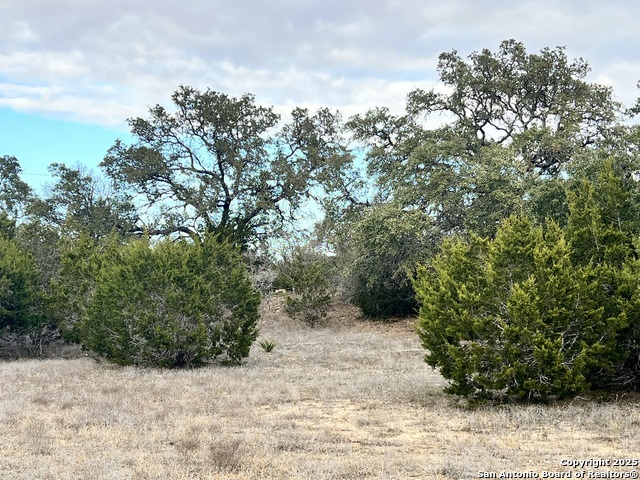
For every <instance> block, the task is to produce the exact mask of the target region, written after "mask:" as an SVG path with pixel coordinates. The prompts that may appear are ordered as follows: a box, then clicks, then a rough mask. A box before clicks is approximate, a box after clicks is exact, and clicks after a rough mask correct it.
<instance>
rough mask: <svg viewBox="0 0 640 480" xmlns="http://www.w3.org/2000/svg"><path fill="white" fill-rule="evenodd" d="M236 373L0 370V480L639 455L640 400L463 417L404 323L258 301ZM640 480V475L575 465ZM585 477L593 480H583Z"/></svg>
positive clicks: (460, 466) (463, 471) (373, 472)
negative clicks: (309, 322)
mask: <svg viewBox="0 0 640 480" xmlns="http://www.w3.org/2000/svg"><path fill="white" fill-rule="evenodd" d="M263 309H264V314H263V319H262V320H261V325H260V329H261V335H260V339H272V340H275V341H276V342H277V346H276V348H275V349H274V350H273V352H271V353H266V352H264V351H263V350H262V349H261V348H260V347H259V346H258V345H257V344H256V345H255V346H254V347H253V348H252V352H251V356H250V358H249V359H248V360H247V362H246V364H245V365H243V366H241V367H212V368H206V369H201V370H193V371H157V370H140V369H136V368H120V367H114V366H111V365H109V364H106V363H98V362H96V361H95V360H93V359H91V358H77V359H72V360H63V359H59V360H57V359H54V360H28V361H26V360H25V361H17V362H4V363H0V382H1V385H2V386H1V390H0V478H1V479H16V480H17V479H38V480H40V479H42V480H45V479H47V480H48V479H51V480H53V479H55V480H60V479H62V480H64V479H82V480H89V479H209V478H211V479H217V478H220V479H222V478H225V479H226V478H229V479H259V478H260V479H287V478H309V479H360V478H372V479H373V478H385V479H407V478H434V479H437V478H442V479H445V478H447V479H449V478H456V479H457V478H478V477H479V472H488V473H491V472H495V473H496V475H497V476H498V478H499V475H500V472H501V471H518V472H529V471H535V472H537V473H538V474H539V475H542V474H541V472H542V471H567V470H573V471H574V476H573V477H572V478H576V477H575V471H576V470H580V469H569V468H568V467H563V466H561V465H560V462H561V460H563V459H585V460H586V459H590V458H598V459H600V458H602V459H618V458H638V457H639V456H640V399H638V397H635V398H634V397H630V396H626V397H623V398H621V399H619V400H617V401H614V402H609V403H607V404H598V403H596V402H593V401H584V400H576V401H573V402H570V403H566V404H563V405H555V406H540V405H532V406H504V407H492V408H489V407H483V408H479V409H476V410H468V409H465V408H462V407H461V406H460V405H459V402H458V400H456V399H455V398H452V397H449V396H446V395H444V394H442V393H441V389H442V386H443V385H444V384H445V382H444V381H443V379H442V378H441V377H440V376H439V375H438V373H437V372H435V371H433V370H432V369H430V368H429V367H428V366H427V365H426V364H425V363H424V362H423V360H422V356H423V351H422V349H421V347H420V345H419V342H418V340H417V337H416V335H415V334H414V333H413V331H412V330H411V326H410V323H409V322H399V323H395V324H390V325H387V324H374V323H370V322H361V321H358V320H356V319H355V318H354V312H352V311H349V310H348V309H342V310H339V311H336V312H334V313H333V315H332V318H331V319H330V321H329V322H328V324H327V325H326V326H324V327H320V328H315V329H311V328H309V327H306V326H305V325H302V324H300V323H297V322H294V321H292V320H289V319H288V318H286V317H285V316H284V315H283V314H282V313H280V309H279V307H278V302H277V301H276V300H271V301H269V302H266V304H265V305H264V306H263ZM605 469H606V470H608V469H610V470H614V471H621V470H626V471H629V472H634V471H635V472H638V471H639V470H640V469H639V468H638V467H625V468H617V467H616V468H609V467H602V468H600V469H595V468H589V467H587V468H583V469H582V470H587V472H589V471H596V470H597V471H604V470H605ZM585 478H587V477H585Z"/></svg>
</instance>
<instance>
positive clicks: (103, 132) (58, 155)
mask: <svg viewBox="0 0 640 480" xmlns="http://www.w3.org/2000/svg"><path fill="white" fill-rule="evenodd" d="M0 132H1V133H0V148H1V149H2V153H0V155H13V156H14V157H16V158H18V160H20V165H21V166H22V170H23V179H24V180H25V181H27V182H29V183H30V184H31V185H32V186H34V187H36V188H39V187H40V185H41V184H42V183H44V182H50V181H51V176H50V175H49V172H48V170H47V167H48V166H49V165H50V164H51V163H54V162H57V163H65V164H67V165H76V164H82V165H85V166H87V167H91V168H94V167H97V165H98V164H99V163H100V162H101V161H102V158H103V157H104V155H105V153H106V151H107V150H108V149H109V147H111V145H113V143H114V142H115V140H116V138H120V139H123V140H126V141H131V136H130V135H129V133H128V132H127V130H125V129H123V128H115V127H105V126H101V125H96V124H90V123H79V122H73V121H65V120H60V119H56V118H45V117H42V116H40V115H37V114H29V113H21V112H16V111H13V110H11V109H8V108H3V109H0Z"/></svg>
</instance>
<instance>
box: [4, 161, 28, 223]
mask: <svg viewBox="0 0 640 480" xmlns="http://www.w3.org/2000/svg"><path fill="white" fill-rule="evenodd" d="M20 173H22V167H21V166H20V162H19V161H18V159H17V158H16V157H13V156H10V155H4V156H2V157H0V213H1V214H5V215H6V216H7V217H10V218H12V219H15V218H16V217H17V216H18V215H20V214H21V213H22V212H23V209H24V207H25V205H26V203H27V202H28V201H29V199H30V198H31V197H32V193H33V192H32V191H31V187H30V186H29V185H28V184H27V183H26V182H24V181H22V179H21V178H20Z"/></svg>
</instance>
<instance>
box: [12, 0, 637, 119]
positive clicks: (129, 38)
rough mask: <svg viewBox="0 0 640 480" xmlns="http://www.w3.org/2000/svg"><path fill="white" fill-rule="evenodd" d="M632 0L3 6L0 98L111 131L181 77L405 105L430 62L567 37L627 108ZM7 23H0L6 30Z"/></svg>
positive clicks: (173, 0) (347, 102) (72, 0)
mask: <svg viewBox="0 0 640 480" xmlns="http://www.w3.org/2000/svg"><path fill="white" fill-rule="evenodd" d="M639 16H640V4H637V3H636V2H633V1H632V0H626V1H619V2H610V3H609V4H602V2H597V1H596V0H586V1H576V0H568V1H566V2H561V3H558V2H555V1H552V0H527V1H522V2H512V3H511V4H505V3H504V2H499V1H497V0H488V1H486V2H476V1H473V0H466V1H465V0H452V1H448V2H442V1H438V2H436V1H435V0H426V1H425V0H404V1H402V2H400V1H399V0H370V1H367V2H365V1H364V0H351V1H349V2H343V1H338V0H324V1H320V0H316V1H307V2H299V1H294V0H272V1H271V2H262V1H258V0H236V1H234V2H226V1H223V0H190V1H187V0H181V1H177V0H167V1H165V2H152V1H150V0H128V1H126V2H125V1H124V0H113V1H111V2H104V1H99V0H85V1H82V2H80V1H78V0H60V1H57V2H49V1H46V0H21V1H20V2H4V3H0V18H3V28H2V30H0V105H3V106H8V107H10V108H14V109H17V110H21V111H32V112H42V113H45V114H47V115H51V116H60V117H62V118H66V119H75V120H82V121H86V122H95V123H99V124H105V125H121V124H123V122H124V119H125V118H126V117H128V116H132V115H143V114H144V113H145V111H146V108H147V107H148V106H149V105H152V104H155V103H163V104H166V103H168V101H169V96H170V94H171V92H172V91H174V90H175V89H176V87H177V86H178V85H180V84H189V85H194V86H197V87H200V88H206V87H210V88H212V89H214V90H220V91H224V92H226V93H229V94H232V95H239V94H242V93H244V92H251V93H254V94H256V97H257V99H258V101H259V102H261V103H265V104H269V105H274V106H276V108H277V109H278V111H285V110H288V109H290V108H291V107H292V106H294V105H301V106H320V105H327V106H330V107H333V108H340V109H341V110H342V111H343V113H344V114H345V115H346V116H347V115H350V114H352V113H356V112H362V111H364V110H366V109H367V108H370V107H373V106H381V105H386V106H389V107H390V108H392V110H399V109H401V108H402V105H403V102H404V98H405V96H406V93H407V92H408V91H409V90H411V89H412V88H415V87H423V88H429V87H430V86H432V85H433V84H434V82H436V81H437V73H436V64H437V56H438V54H439V53H441V52H442V51H448V50H451V49H457V50H458V51H459V53H460V54H461V55H463V56H466V55H468V54H469V53H471V52H472V51H474V50H478V49H481V48H485V47H486V48H490V49H493V50H495V49H496V47H497V46H498V44H499V42H500V41H501V40H503V39H506V38H516V39H518V40H521V41H523V42H524V43H525V45H526V46H527V48H528V49H529V50H530V51H535V50H539V49H540V48H543V47H545V46H549V47H554V46H556V45H566V46H567V52H568V54H569V55H570V56H572V57H573V56H582V57H584V58H585V59H587V60H588V61H589V62H590V63H591V64H592V66H593V70H594V72H593V75H592V78H591V79H592V80H593V81H602V82H604V83H607V84H611V85H612V86H614V88H615V92H616V95H617V97H618V98H619V99H620V100H622V101H624V102H626V103H629V102H631V101H632V100H633V99H634V98H635V97H636V96H637V91H636V90H635V83H636V81H637V80H638V79H640V51H639V50H638V49H637V45H638V43H639V41H640V31H639V30H638V29H637V27H636V22H637V18H638V17H639ZM5 25H6V27H5Z"/></svg>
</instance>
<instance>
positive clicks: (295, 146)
mask: <svg viewBox="0 0 640 480" xmlns="http://www.w3.org/2000/svg"><path fill="white" fill-rule="evenodd" d="M172 101H173V104H174V107H175V110H176V111H175V113H169V112H168V111H167V110H166V109H165V108H163V107H162V106H160V105H156V106H155V107H153V108H151V110H150V112H149V118H148V119H143V118H135V119H130V120H129V124H130V126H131V132H132V134H133V136H134V138H136V140H137V141H136V143H135V144H134V145H132V146H125V145H123V144H122V143H121V142H119V141H118V142H117V143H116V144H115V145H114V146H113V147H112V148H111V149H110V150H109V152H108V154H107V156H106V157H105V159H104V161H103V162H102V166H103V167H104V168H105V170H106V172H107V174H108V175H109V176H110V177H111V178H113V179H115V180H116V181H117V182H119V183H121V184H123V185H127V186H128V187H129V188H130V189H132V190H133V191H134V192H135V193H136V194H138V195H140V196H141V197H142V198H145V200H146V201H147V202H148V204H149V205H152V206H155V207H157V208H158V209H160V210H161V212H162V217H161V218H159V219H158V220H157V222H155V223H156V225H154V228H151V229H150V233H151V234H156V233H171V232H178V231H180V232H185V233H189V234H201V233H203V232H210V233H217V234H220V235H223V236H225V237H227V238H233V240H234V241H235V242H236V243H238V244H240V245H242V246H246V245H247V244H248V243H251V242H253V241H255V240H256V239H257V238H258V237H259V236H263V235H265V234H273V233H274V232H277V231H278V230H279V229H280V228H282V227H283V226H284V222H285V221H286V220H290V219H292V215H293V212H295V211H296V210H298V209H299V207H301V206H302V205H303V202H305V201H306V200H307V199H308V198H309V196H310V194H311V192H312V191H313V190H314V189H318V188H320V187H321V186H322V185H325V184H333V183H336V182H337V183H339V179H340V178H341V174H342V173H343V171H344V169H345V168H347V167H348V165H349V164H350V162H351V157H350V155H349V153H348V152H347V151H346V149H345V148H344V147H343V146H342V140H341V138H340V132H339V126H340V121H341V120H340V116H339V115H338V114H335V113H332V112H330V111H329V110H327V109H321V110H319V111H318V112H316V113H315V114H310V113H309V111H307V110H306V109H301V108H297V109H295V110H294V111H293V112H292V115H291V116H292V122H291V123H290V124H288V125H285V126H283V127H282V129H281V130H280V132H278V133H276V134H275V135H274V134H273V131H274V129H275V127H276V126H277V124H278V122H279V119H280V117H279V115H277V114H276V113H274V111H273V109H272V108H267V107H263V106H259V105H257V104H256V102H255V98H254V96H253V95H250V94H246V95H243V96H242V97H240V98H234V97H230V96H228V95H225V94H223V93H219V92H214V91H211V90H206V91H199V90H197V89H195V88H193V87H187V86H183V87H180V88H179V89H178V90H177V91H176V92H175V93H174V94H173V96H172Z"/></svg>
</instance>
